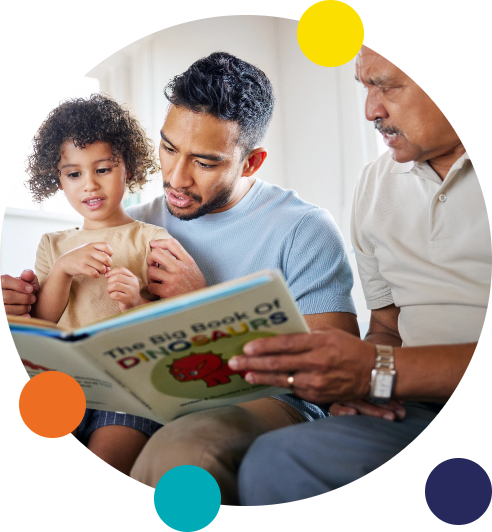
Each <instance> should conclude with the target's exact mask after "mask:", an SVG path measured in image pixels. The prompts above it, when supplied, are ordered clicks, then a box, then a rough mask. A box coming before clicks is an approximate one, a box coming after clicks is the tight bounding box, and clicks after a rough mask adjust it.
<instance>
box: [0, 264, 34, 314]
mask: <svg viewBox="0 0 492 532" xmlns="http://www.w3.org/2000/svg"><path fill="white" fill-rule="evenodd" d="M38 291H39V283H38V278H37V277H36V275H35V274H34V272H33V271H32V270H24V271H23V272H22V273H21V275H20V277H18V278H17V277H12V276H10V275H2V297H3V304H4V306H5V313H6V314H9V315H13V316H25V317H30V314H29V313H30V312H31V307H32V305H33V304H34V303H35V301H36V294H37V293H38Z"/></svg>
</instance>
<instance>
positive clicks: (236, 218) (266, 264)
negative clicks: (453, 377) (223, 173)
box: [127, 179, 356, 420]
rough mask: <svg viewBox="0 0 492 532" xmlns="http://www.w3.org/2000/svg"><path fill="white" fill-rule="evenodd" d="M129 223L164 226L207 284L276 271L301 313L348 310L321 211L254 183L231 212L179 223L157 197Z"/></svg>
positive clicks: (341, 261)
mask: <svg viewBox="0 0 492 532" xmlns="http://www.w3.org/2000/svg"><path fill="white" fill-rule="evenodd" d="M127 212H128V214H129V215H130V216H131V217H132V218H134V219H135V220H140V221H142V222H146V223H149V224H154V225H158V226H160V227H164V228H166V229H167V230H168V231H169V233H170V234H171V236H173V237H174V238H176V239H177V240H178V241H179V242H180V244H181V245H182V246H183V247H184V248H185V249H186V251H187V252H188V253H189V254H190V255H191V256H192V257H193V259H194V260H195V262H196V264H197V266H198V267H199V268H200V271H201V272H202V273H203V275H204V276H205V279H206V281H207V284H208V285H209V286H211V285H214V284H217V283H221V282H224V281H228V280H231V279H236V278H238V277H242V276H244V275H248V274H251V273H254V272H257V271H260V270H263V269H266V268H270V269H276V268H278V269H280V270H282V272H283V274H284V276H285V279H286V281H287V284H288V286H289V288H290V290H291V292H292V294H293V295H294V298H295V299H296V301H297V304H298V306H299V308H300V310H301V312H302V314H305V315H307V314H320V313H323V312H351V313H353V314H355V313H356V312H355V307H354V303H353V301H352V297H351V295H350V291H351V289H352V284H353V278H352V271H351V269H350V265H349V262H348V257H347V253H346V250H345V245H344V242H343V239H342V236H341V234H340V231H339V229H338V227H337V226H336V224H335V222H334V220H333V218H332V216H331V215H330V213H329V212H328V211H326V210H325V209H321V208H319V207H317V206H316V205H312V204H310V203H307V202H305V201H303V200H301V199H300V198H299V197H298V196H297V194H296V192H294V191H293V190H285V189H283V188H280V187H278V186H275V185H271V184H269V183H266V182H264V181H261V180H259V179H256V181H255V183H254V185H253V186H252V187H251V189H250V190H249V191H248V193H247V194H246V195H245V196H244V198H243V199H242V200H241V201H240V202H239V203H237V204H236V205H235V206H234V207H232V208H231V209H229V210H227V211H224V212H220V213H216V214H206V215H205V216H202V217H200V218H197V219H195V220H188V221H186V220H180V219H179V218H176V217H175V216H173V215H171V214H170V213H169V211H168V210H167V207H166V204H165V198H164V196H160V197H158V198H156V199H155V200H154V201H152V202H151V203H147V204H144V205H135V206H132V207H129V208H128V209H127ZM278 398H279V399H281V400H283V401H285V402H287V403H289V404H290V405H291V406H292V407H294V408H295V409H296V410H298V411H299V412H300V413H301V414H302V415H304V416H305V417H306V419H308V420H312V419H316V418H320V417H325V416H326V411H324V410H323V409H321V408H319V407H318V406H316V405H312V404H311V403H307V402H306V401H302V400H300V399H297V398H295V397H293V396H291V395H290V394H289V395H282V396H278Z"/></svg>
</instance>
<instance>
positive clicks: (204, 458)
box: [130, 397, 305, 504]
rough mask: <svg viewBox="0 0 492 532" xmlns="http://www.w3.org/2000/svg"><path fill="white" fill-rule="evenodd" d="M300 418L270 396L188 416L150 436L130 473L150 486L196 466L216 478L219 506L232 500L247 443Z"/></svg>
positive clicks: (293, 410) (233, 501)
mask: <svg viewBox="0 0 492 532" xmlns="http://www.w3.org/2000/svg"><path fill="white" fill-rule="evenodd" d="M303 421H305V419H304V417H303V416H302V415H301V414H299V413H298V412H297V411H296V410H295V409H294V408H292V407H291V406H289V405H287V404H286V403H284V402H282V401H279V400H278V399H273V398H271V397H268V398H265V399H257V400H256V401H250V402H248V403H242V404H240V405H237V406H226V407H222V408H214V409H212V410H204V411H201V412H195V413H193V414H188V415H186V416H183V417H180V418H179V419H176V420H174V421H172V422H171V423H169V424H167V425H165V426H164V427H162V428H161V429H159V430H158V431H157V432H156V433H155V434H154V435H153V436H152V437H151V438H150V440H149V441H148V442H147V444H146V445H145V447H144V448H143V450H142V452H141V453H140V455H139V457H138V458H137V460H136V462H135V465H134V466H133V469H132V471H131V473H130V476H131V477H132V478H134V479H136V480H138V481H140V482H142V483H144V484H147V485H148V486H152V487H155V486H156V485H157V483H158V482H159V480H160V479H161V477H162V475H164V474H165V473H166V472H167V471H169V470H170V469H172V468H174V467H177V466H180V465H195V466H199V467H201V468H203V469H205V470H206V471H208V472H209V473H210V474H211V475H212V476H213V477H214V478H215V480H216V481H217V484H218V485H219V488H220V491H221V495H222V504H238V503H239V500H238V491H237V473H238V469H239V465H240V463H241V460H242V459H243V456H244V455H245V454H246V451H247V450H248V448H249V447H250V445H251V444H252V443H253V442H254V440H255V439H256V438H257V437H258V436H260V435H261V434H264V433H265V432H268V431H271V430H275V429H279V428H282V427H287V426H289V425H294V424H296V423H301V422H303Z"/></svg>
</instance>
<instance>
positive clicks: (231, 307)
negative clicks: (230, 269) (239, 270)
mask: <svg viewBox="0 0 492 532" xmlns="http://www.w3.org/2000/svg"><path fill="white" fill-rule="evenodd" d="M9 325H10V330H11V332H12V336H13V339H14V342H15V345H16V347H17V350H18V352H19V355H20V357H21V359H22V362H23V363H24V366H25V368H26V370H27V372H28V374H29V376H30V377H32V376H34V375H37V374H38V373H40V372H42V371H49V370H56V371H61V372H63V373H67V374H68V375H71V376H72V377H73V378H74V379H76V380H77V382H78V383H79V384H80V385H81V386H82V388H83V390H84V393H85V397H86V401H87V407H88V408H96V409H99V410H110V411H115V412H127V413H129V414H135V415H138V416H143V417H146V418H149V419H153V420H155V421H158V422H160V423H166V422H168V421H171V420H172V419H175V418H177V417H179V416H182V415H183V414H187V413H189V412H193V411H196V410H203V409H206V408H213V407H217V406H224V405H229V404H234V403H240V402H244V401H250V400H254V399H258V398H260V397H266V396H270V395H275V394H277V393H283V392H286V391H288V390H283V389H278V388H272V387H268V386H261V385H251V384H249V383H248V382H246V381H245V380H244V374H241V373H236V372H233V371H232V370H231V369H229V366H228V365H227V361H228V360H229V359H230V358H231V357H233V356H234V355H238V354H240V353H242V348H243V346H244V344H245V343H247V342H249V341H250V340H253V339H255V338H260V337H263V336H271V335H275V334H288V333H302V332H308V331H309V328H308V326H307V324H306V322H305V320H304V318H303V316H302V315H301V314H300V312H299V310H298V308H297V305H296V303H295V301H294V299H293V297H292V295H291V294H290V292H289V289H288V287H287V285H286V283H285V280H284V278H283V276H282V273H281V272H280V271H270V270H265V271H262V272H259V273H257V274H253V275H249V276H247V277H242V278H241V279H237V280H235V281H229V282H226V283H221V284H219V285H215V286H212V287H209V288H205V289H203V290H198V291H196V292H192V293H190V294H186V295H183V296H178V297H175V298H172V299H169V300H165V301H157V302H154V303H151V304H148V305H144V306H142V307H138V308H136V309H131V310H128V311H126V312H123V313H121V314H118V315H117V316H114V317H111V318H107V319H105V320H102V321H99V322H96V323H94V324H92V325H89V326H86V327H82V328H80V329H76V330H71V331H69V330H64V329H62V328H59V327H57V326H56V325H54V324H52V323H49V322H45V321H42V320H36V319H29V318H18V317H12V316H10V317H9Z"/></svg>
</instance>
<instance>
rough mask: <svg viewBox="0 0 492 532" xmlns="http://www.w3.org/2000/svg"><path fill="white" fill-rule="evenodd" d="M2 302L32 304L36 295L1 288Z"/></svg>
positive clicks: (5, 303) (6, 303)
mask: <svg viewBox="0 0 492 532" xmlns="http://www.w3.org/2000/svg"><path fill="white" fill-rule="evenodd" d="M2 295H3V303H4V305H5V306H8V305H32V304H33V303H35V301H36V296H34V295H33V294H26V293H22V292H15V291H14V290H2Z"/></svg>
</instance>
